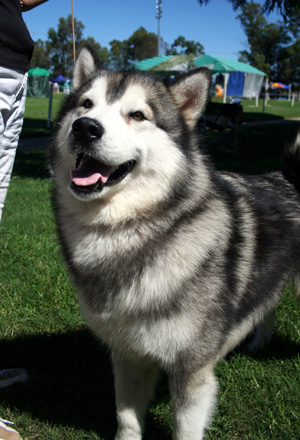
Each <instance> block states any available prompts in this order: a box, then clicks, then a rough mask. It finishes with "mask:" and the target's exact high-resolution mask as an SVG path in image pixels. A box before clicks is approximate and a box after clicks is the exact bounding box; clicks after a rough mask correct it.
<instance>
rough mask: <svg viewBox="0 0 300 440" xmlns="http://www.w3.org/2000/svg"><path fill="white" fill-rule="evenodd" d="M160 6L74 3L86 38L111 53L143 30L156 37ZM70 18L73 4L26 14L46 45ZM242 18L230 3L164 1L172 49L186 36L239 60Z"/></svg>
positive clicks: (165, 32) (132, 0) (99, 0)
mask: <svg viewBox="0 0 300 440" xmlns="http://www.w3.org/2000/svg"><path fill="white" fill-rule="evenodd" d="M256 2H258V3H259V2H260V1H257V0H256ZM260 3H261V2H260ZM155 6H156V0H139V1H138V0H127V1H126V0H74V16H75V18H76V19H77V20H80V21H81V22H82V23H83V24H84V26H85V29H84V35H83V36H84V38H87V37H94V39H95V40H96V41H97V42H98V43H100V45H101V46H104V47H107V48H108V49H109V48H110V45H109V42H110V41H112V40H114V39H116V40H121V41H123V40H126V39H128V38H129V37H130V36H131V35H132V34H133V32H134V31H136V30H137V29H138V28H139V27H141V26H143V27H144V28H145V29H146V30H147V31H148V32H154V33H157V31H158V20H157V19H156V17H155ZM71 13H72V0H49V1H48V2H47V3H45V4H42V5H40V6H38V7H37V8H35V9H33V10H31V11H28V12H25V13H24V14H23V18H24V21H25V23H26V24H27V27H28V29H29V31H30V33H31V36H32V38H33V39H34V40H37V39H39V38H40V39H41V40H46V39H47V34H48V29H49V28H50V27H54V28H55V29H57V25H58V22H59V18H60V17H65V18H66V17H67V16H68V15H69V14H71ZM238 14H239V12H236V11H234V10H233V7H232V4H231V3H229V2H228V1H226V0H211V1H210V3H209V4H208V5H203V6H200V5H199V3H198V1H197V0H162V18H161V22H160V27H161V37H162V38H163V40H164V41H165V42H166V43H168V44H169V45H171V44H172V43H173V42H174V40H175V39H176V38H177V37H178V36H179V35H183V36H184V37H185V39H186V40H194V41H198V42H200V43H201V44H202V45H203V46H204V50H205V53H206V54H208V55H211V56H220V57H227V58H232V59H234V60H237V59H238V57H239V51H241V50H245V49H246V48H247V38H246V36H245V34H244V31H243V29H242V28H241V25H240V20H238V19H237V18H236V17H237V15H238ZM266 18H267V20H268V21H269V22H276V21H277V20H278V19H280V16H279V15H278V14H277V13H272V14H270V15H268V16H266Z"/></svg>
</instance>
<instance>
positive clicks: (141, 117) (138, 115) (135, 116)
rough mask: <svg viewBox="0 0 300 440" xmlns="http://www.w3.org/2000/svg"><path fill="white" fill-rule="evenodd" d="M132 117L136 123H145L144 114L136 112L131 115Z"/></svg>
mask: <svg viewBox="0 0 300 440" xmlns="http://www.w3.org/2000/svg"><path fill="white" fill-rule="evenodd" d="M130 117H131V118H133V119H134V120H135V121H144V119H146V118H145V115H144V113H142V112H134V113H131V114H130Z"/></svg>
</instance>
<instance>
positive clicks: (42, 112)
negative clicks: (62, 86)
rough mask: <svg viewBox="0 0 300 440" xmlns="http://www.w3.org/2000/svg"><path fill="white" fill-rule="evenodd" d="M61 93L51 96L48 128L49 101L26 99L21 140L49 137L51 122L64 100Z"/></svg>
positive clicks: (51, 128)
mask: <svg viewBox="0 0 300 440" xmlns="http://www.w3.org/2000/svg"><path fill="white" fill-rule="evenodd" d="M64 97H65V95H64V94H63V93H60V94H57V93H54V94H53V101H52V111H51V117H50V121H51V125H50V127H49V128H48V126H47V125H48V124H47V122H48V113H49V99H48V98H27V99H26V106H25V115H24V124H23V129H22V133H21V137H22V138H29V137H39V136H50V135H51V134H52V130H53V121H54V120H55V117H56V115H57V112H58V110H59V108H60V105H61V103H62V102H63V100H64Z"/></svg>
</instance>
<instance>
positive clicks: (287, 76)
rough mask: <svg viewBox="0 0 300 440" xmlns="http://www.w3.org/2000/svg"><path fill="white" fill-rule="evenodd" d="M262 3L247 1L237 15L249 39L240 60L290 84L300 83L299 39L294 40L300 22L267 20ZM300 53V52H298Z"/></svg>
mask: <svg viewBox="0 0 300 440" xmlns="http://www.w3.org/2000/svg"><path fill="white" fill-rule="evenodd" d="M262 12H263V11H262V7H261V5H260V4H259V3H246V5H245V6H244V7H243V8H242V11H241V14H239V15H238V16H237V18H238V19H240V21H241V25H242V27H243V29H244V31H245V34H246V36H247V39H248V46H249V49H248V50H244V51H242V52H240V54H241V61H244V62H247V63H250V64H252V65H253V66H255V67H257V68H258V69H260V70H262V71H263V72H265V73H266V74H267V75H269V76H271V77H272V79H273V80H277V81H282V82H285V83H287V84H290V83H299V82H300V75H299V69H300V63H299V55H298V56H297V50H298V49H299V44H300V40H294V37H293V36H294V35H297V32H298V30H299V29H300V27H299V25H298V26H296V25H295V23H294V26H293V27H292V28H291V22H289V23H284V22H282V21H278V22H277V23H268V22H267V20H266V18H265V17H264V15H263V13H262ZM298 53H299V52H298Z"/></svg>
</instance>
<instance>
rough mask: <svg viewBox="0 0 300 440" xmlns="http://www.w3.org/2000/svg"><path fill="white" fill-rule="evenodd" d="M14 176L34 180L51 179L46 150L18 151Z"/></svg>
mask: <svg viewBox="0 0 300 440" xmlns="http://www.w3.org/2000/svg"><path fill="white" fill-rule="evenodd" d="M13 175H14V176H19V177H30V178H33V179H44V178H47V179H48V178H49V177H50V174H49V171H48V168H47V159H46V152H45V151H44V150H27V151H17V154H16V159H15V163H14V169H13Z"/></svg>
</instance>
